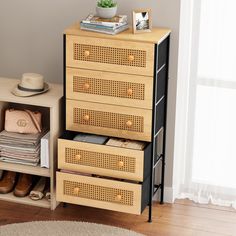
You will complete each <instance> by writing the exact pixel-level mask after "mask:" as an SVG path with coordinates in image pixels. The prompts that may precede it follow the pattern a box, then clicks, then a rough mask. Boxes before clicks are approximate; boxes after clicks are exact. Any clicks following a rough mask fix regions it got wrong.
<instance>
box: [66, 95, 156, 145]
mask: <svg viewBox="0 0 236 236" xmlns="http://www.w3.org/2000/svg"><path fill="white" fill-rule="evenodd" d="M151 122H152V110H144V109H138V108H130V107H121V106H113V105H105V104H100V103H90V102H82V101H75V100H69V99H67V101H66V129H67V130H71V131H81V132H87V133H94V134H102V135H108V136H114V137H120V138H128V139H134V140H143V141H151Z"/></svg>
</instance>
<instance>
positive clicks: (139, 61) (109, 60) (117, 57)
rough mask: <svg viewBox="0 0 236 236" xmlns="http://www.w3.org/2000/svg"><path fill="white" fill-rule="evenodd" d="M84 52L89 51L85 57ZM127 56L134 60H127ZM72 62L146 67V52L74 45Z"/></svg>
mask: <svg viewBox="0 0 236 236" xmlns="http://www.w3.org/2000/svg"><path fill="white" fill-rule="evenodd" d="M86 51H89V55H87V56H86V55H85V52H86ZM129 56H133V57H134V60H129ZM74 60H79V61H89V62H98V63H106V64H115V65H124V66H132V67H146V51H142V50H134V49H124V48H114V47H103V46H94V45H86V44H78V43H74Z"/></svg>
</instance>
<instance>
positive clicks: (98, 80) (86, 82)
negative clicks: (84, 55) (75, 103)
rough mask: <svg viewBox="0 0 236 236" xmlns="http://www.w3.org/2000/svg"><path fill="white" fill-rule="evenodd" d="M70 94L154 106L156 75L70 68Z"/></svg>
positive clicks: (110, 101) (88, 99)
mask: <svg viewBox="0 0 236 236" xmlns="http://www.w3.org/2000/svg"><path fill="white" fill-rule="evenodd" d="M66 89H67V91H66V97H67V98H69V99H74V100H77V99H80V100H85V101H90V102H93V101H96V102H101V103H106V104H114V105H122V106H127V105H128V106H131V107H139V108H146V109H152V100H153V98H152V94H153V78H152V77H148V76H135V75H125V76H124V75H123V74H118V73H109V72H101V71H92V70H91V71H89V70H83V69H72V68H67V71H66Z"/></svg>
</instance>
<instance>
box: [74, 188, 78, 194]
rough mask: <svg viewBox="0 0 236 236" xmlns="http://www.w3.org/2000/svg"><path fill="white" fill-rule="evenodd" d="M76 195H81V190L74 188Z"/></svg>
mask: <svg viewBox="0 0 236 236" xmlns="http://www.w3.org/2000/svg"><path fill="white" fill-rule="evenodd" d="M74 194H76V195H78V194H79V188H78V187H76V188H74Z"/></svg>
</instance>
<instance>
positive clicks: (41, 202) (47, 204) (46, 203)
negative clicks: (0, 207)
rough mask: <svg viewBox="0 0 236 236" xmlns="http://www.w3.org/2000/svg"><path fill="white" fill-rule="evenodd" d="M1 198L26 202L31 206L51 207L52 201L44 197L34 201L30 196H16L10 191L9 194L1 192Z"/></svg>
mask: <svg viewBox="0 0 236 236" xmlns="http://www.w3.org/2000/svg"><path fill="white" fill-rule="evenodd" d="M0 200H3V201H8V202H15V203H20V204H26V205H30V206H37V207H43V208H51V203H50V202H49V201H48V200H46V199H42V200H39V201H33V200H31V199H30V198H29V197H28V196H26V197H23V198H20V197H15V196H14V195H13V193H12V192H11V193H8V194H0Z"/></svg>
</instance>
